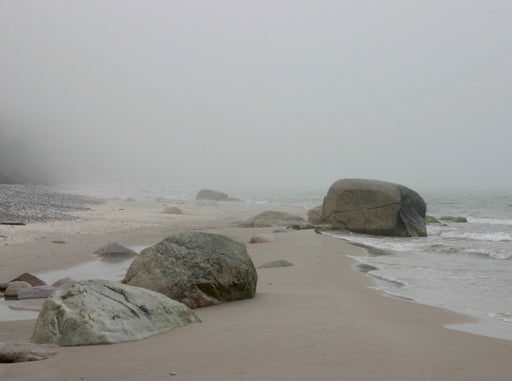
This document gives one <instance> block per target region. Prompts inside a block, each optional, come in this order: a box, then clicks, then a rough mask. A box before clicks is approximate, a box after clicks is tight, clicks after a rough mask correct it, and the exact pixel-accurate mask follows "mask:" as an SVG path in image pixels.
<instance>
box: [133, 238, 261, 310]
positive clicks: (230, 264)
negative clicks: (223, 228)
mask: <svg viewBox="0 0 512 381" xmlns="http://www.w3.org/2000/svg"><path fill="white" fill-rule="evenodd" d="M257 281H258V276H257V274H256V269H255V268H254V264H253V263H252V260H251V258H250V257H249V255H248V254H247V249H246V247H245V245H243V244H241V243H238V242H235V241H233V240H232V239H230V238H228V237H225V236H222V235H219V234H209V233H202V232H185V233H181V234H176V235H172V236H169V237H167V238H165V239H164V240H162V241H161V242H159V243H158V244H156V245H154V246H152V247H149V248H146V249H144V250H143V251H142V252H141V254H140V255H139V256H138V257H137V258H136V259H135V260H134V261H133V262H132V264H131V265H130V268H129V269H128V272H127V273H126V277H125V278H124V280H123V283H126V284H130V285H133V286H139V287H144V288H148V289H150V290H153V291H157V292H160V293H162V294H164V295H166V296H169V297H170V298H172V299H175V300H178V301H180V302H182V303H184V304H186V305H187V306H189V307H190V308H197V307H204V306H209V305H214V304H219V303H222V302H230V301H234V300H239V299H246V298H252V297H254V295H255V293H256V283H257Z"/></svg>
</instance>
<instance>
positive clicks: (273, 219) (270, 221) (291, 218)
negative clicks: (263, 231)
mask: <svg viewBox="0 0 512 381" xmlns="http://www.w3.org/2000/svg"><path fill="white" fill-rule="evenodd" d="M293 223H297V224H302V223H306V220H304V218H302V217H300V216H296V215H293V214H290V213H285V212H277V211H274V210H267V211H265V212H261V213H260V214H258V215H256V216H254V217H251V218H249V219H248V220H246V221H244V222H243V223H242V224H241V226H242V227H245V228H261V227H268V226H287V225H289V224H293Z"/></svg>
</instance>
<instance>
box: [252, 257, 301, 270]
mask: <svg viewBox="0 0 512 381" xmlns="http://www.w3.org/2000/svg"><path fill="white" fill-rule="evenodd" d="M289 266H295V265H294V264H293V263H291V262H289V261H287V260H285V259H278V260H277V261H271V262H267V263H264V264H262V265H261V266H260V267H258V268H259V269H270V268H274V267H289Z"/></svg>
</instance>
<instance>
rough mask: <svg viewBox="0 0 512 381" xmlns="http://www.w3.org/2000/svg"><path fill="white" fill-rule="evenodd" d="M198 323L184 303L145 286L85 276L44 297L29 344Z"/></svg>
mask: <svg viewBox="0 0 512 381" xmlns="http://www.w3.org/2000/svg"><path fill="white" fill-rule="evenodd" d="M198 321H199V318H198V317H197V316H196V315H195V314H194V313H193V312H192V311H191V310H190V309H189V308H188V307H187V306H185V305H183V304H182V303H178V302H176V301H174V300H172V299H169V298H167V297H166V296H164V295H161V294H159V293H156V292H153V291H151V290H146V289H143V288H140V287H132V286H128V285H125V284H122V283H119V282H111V281H106V280H85V281H80V282H75V283H70V284H67V285H64V286H62V287H60V288H58V289H57V290H56V291H55V292H54V293H53V295H52V296H51V297H50V298H48V299H47V300H46V301H45V303H44V304H43V307H42V309H41V312H40V313H39V317H38V318H37V321H36V325H35V328H34V333H33V336H32V342H34V343H38V344H57V345H63V346H72V345H91V344H112V343H118V342H122V341H133V340H140V339H142V338H145V337H149V336H152V335H156V334H158V333H162V332H167V331H170V330H171V329H173V328H176V327H182V326H184V325H187V324H189V323H192V322H198Z"/></svg>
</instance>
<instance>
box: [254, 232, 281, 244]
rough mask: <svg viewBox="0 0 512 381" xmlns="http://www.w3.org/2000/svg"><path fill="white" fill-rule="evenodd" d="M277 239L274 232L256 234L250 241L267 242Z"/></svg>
mask: <svg viewBox="0 0 512 381" xmlns="http://www.w3.org/2000/svg"><path fill="white" fill-rule="evenodd" d="M274 241H276V237H275V236H273V235H272V234H263V233H259V234H254V235H253V236H252V237H251V239H250V240H249V243H267V242H274Z"/></svg>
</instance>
